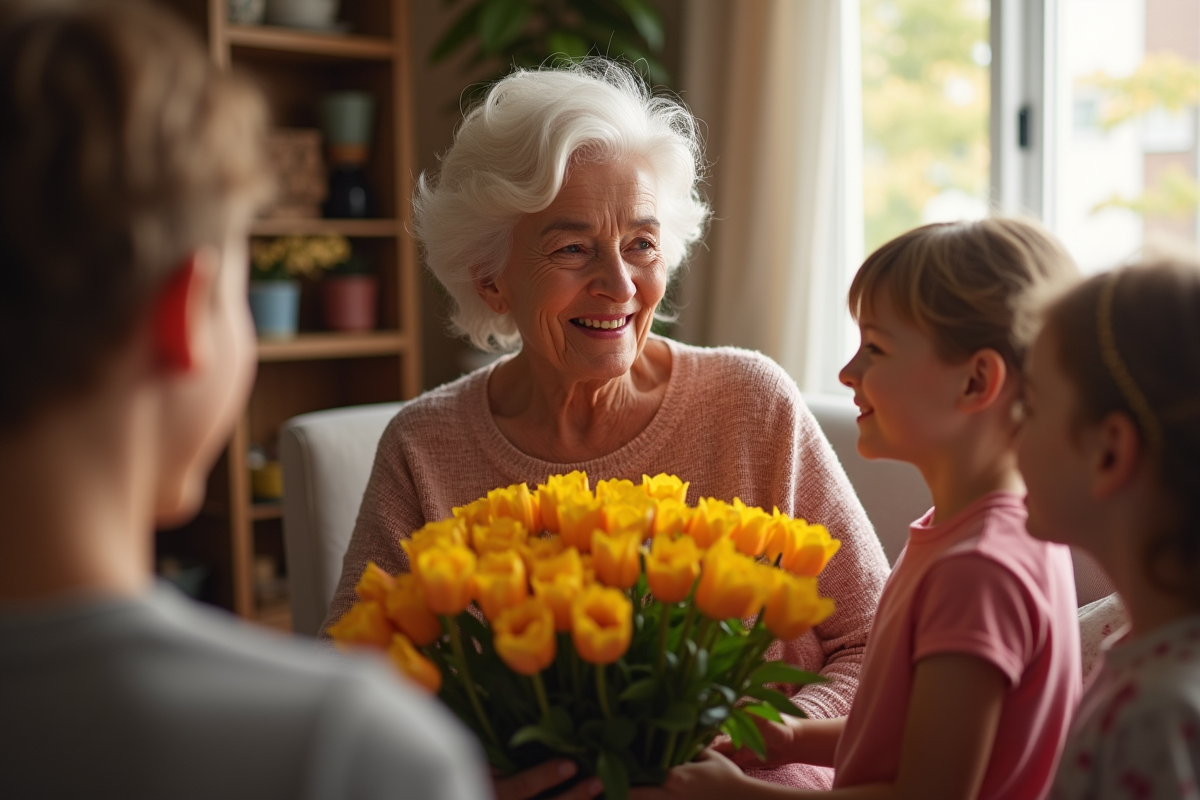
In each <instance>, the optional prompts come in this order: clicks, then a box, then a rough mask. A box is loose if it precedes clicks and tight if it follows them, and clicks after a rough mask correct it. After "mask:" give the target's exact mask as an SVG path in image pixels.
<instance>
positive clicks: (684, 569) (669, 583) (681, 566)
mask: <svg viewBox="0 0 1200 800" xmlns="http://www.w3.org/2000/svg"><path fill="white" fill-rule="evenodd" d="M699 574H700V550H699V548H697V547H696V542H695V541H694V540H693V539H692V538H691V537H689V536H680V537H678V538H676V539H672V538H671V537H670V536H657V537H655V539H654V541H653V542H652V543H651V545H650V552H649V553H648V554H647V555H646V580H647V581H649V583H650V592H651V594H653V595H654V599H655V600H658V601H660V602H663V603H678V602H680V601H681V600H684V599H686V598H687V596H688V594H689V593H690V592H691V591H692V586H693V585H694V584H695V583H696V576H697V575H699Z"/></svg>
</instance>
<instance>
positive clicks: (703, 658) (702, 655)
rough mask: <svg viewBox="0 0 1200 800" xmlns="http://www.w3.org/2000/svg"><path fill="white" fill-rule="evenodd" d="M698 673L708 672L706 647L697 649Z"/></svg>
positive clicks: (705, 673)
mask: <svg viewBox="0 0 1200 800" xmlns="http://www.w3.org/2000/svg"><path fill="white" fill-rule="evenodd" d="M696 674H697V675H707V674H708V651H707V650H705V649H704V648H700V649H699V650H697V651H696Z"/></svg>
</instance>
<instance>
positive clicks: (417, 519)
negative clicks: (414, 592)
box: [321, 411, 426, 637]
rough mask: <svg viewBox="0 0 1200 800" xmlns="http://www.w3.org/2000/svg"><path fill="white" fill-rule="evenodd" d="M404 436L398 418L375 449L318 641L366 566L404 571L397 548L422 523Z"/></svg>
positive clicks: (344, 607) (345, 607)
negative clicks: (372, 463) (373, 462)
mask: <svg viewBox="0 0 1200 800" xmlns="http://www.w3.org/2000/svg"><path fill="white" fill-rule="evenodd" d="M401 414H403V411H402V412H401ZM404 438H405V434H404V420H403V419H402V417H401V416H399V415H398V416H397V417H396V419H394V420H392V422H391V423H390V424H389V425H388V427H387V430H385V431H384V434H383V437H382V438H381V439H380V440H379V447H378V448H377V449H376V451H375V464H374V466H373V467H372V468H371V478H370V480H369V481H368V482H367V488H366V491H365V492H363V499H362V505H361V506H360V507H359V510H358V519H357V520H356V522H355V524H354V533H353V534H352V535H351V537H350V546H349V548H348V549H347V550H346V555H345V556H344V557H343V559H342V576H341V578H340V579H339V580H338V585H337V590H336V591H335V592H334V594H333V600H332V601H331V602H330V604H329V611H328V613H327V614H326V615H325V622H324V624H322V625H321V636H322V637H328V635H329V634H328V628H329V626H330V625H332V624H333V623H335V622H337V621H338V620H339V619H341V617H342V615H343V614H345V613H346V612H347V611H349V610H350V606H351V605H353V604H354V601H355V599H356V595H355V593H354V587H355V585H356V584H357V583H358V579H359V577H361V576H362V573H363V570H364V569H366V568H367V562H370V561H374V562H375V563H376V564H378V565H379V566H380V567H381V568H382V569H383V570H385V571H386V572H388V573H391V574H393V575H395V574H398V573H400V572H407V571H408V556H407V555H405V553H404V551H403V550H401V549H400V545H399V541H400V539H402V538H406V537H407V536H408V535H409V534H411V533H412V532H413V531H414V530H416V529H417V528H419V527H421V526H422V525H424V524H425V522H426V520H425V518H424V514H423V513H422V511H421V506H420V502H419V501H418V498H417V489H416V483H415V481H414V480H413V475H412V471H411V469H410V468H409V463H408V459H407V457H406V455H405V452H404V447H403V444H404Z"/></svg>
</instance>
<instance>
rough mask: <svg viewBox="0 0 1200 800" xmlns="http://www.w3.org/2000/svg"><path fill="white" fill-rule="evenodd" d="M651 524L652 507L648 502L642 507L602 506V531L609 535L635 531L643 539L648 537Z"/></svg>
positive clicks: (616, 504)
mask: <svg viewBox="0 0 1200 800" xmlns="http://www.w3.org/2000/svg"><path fill="white" fill-rule="evenodd" d="M653 523H654V506H653V505H651V504H650V503H649V502H648V501H647V502H646V503H644V504H642V505H631V504H629V503H606V504H605V506H604V530H605V531H607V532H609V533H615V532H616V531H631V532H634V531H636V532H637V533H639V534H641V536H642V538H643V539H645V538H648V537H649V536H650V532H651V526H652V525H653Z"/></svg>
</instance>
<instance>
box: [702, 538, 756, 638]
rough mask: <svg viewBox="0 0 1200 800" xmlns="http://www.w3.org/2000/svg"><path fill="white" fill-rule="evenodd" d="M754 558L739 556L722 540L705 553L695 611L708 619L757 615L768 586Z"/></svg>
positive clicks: (729, 544)
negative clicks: (697, 610) (696, 609)
mask: <svg viewBox="0 0 1200 800" xmlns="http://www.w3.org/2000/svg"><path fill="white" fill-rule="evenodd" d="M759 566H761V565H759V564H757V563H755V562H754V560H753V559H750V558H747V557H746V556H743V555H742V554H740V553H738V552H737V550H736V549H735V548H734V544H733V542H732V541H730V540H728V539H723V540H721V541H720V542H717V543H716V544H715V545H713V546H712V547H711V548H710V549H709V551H708V552H707V553H705V554H704V562H703V564H702V565H701V568H700V583H699V584H698V585H697V586H696V608H698V609H699V610H700V612H701V613H702V614H704V615H705V616H706V617H708V618H709V619H716V620H722V619H732V618H738V619H745V618H746V617H750V616H753V615H754V614H756V613H758V611H759V609H761V608H762V606H763V603H764V602H765V601H766V599H767V592H768V591H769V589H770V586H769V585H768V584H767V583H766V582H764V581H763V579H762V575H761V573H760V572H759V571H758V569H757V568H758V567H759Z"/></svg>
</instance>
